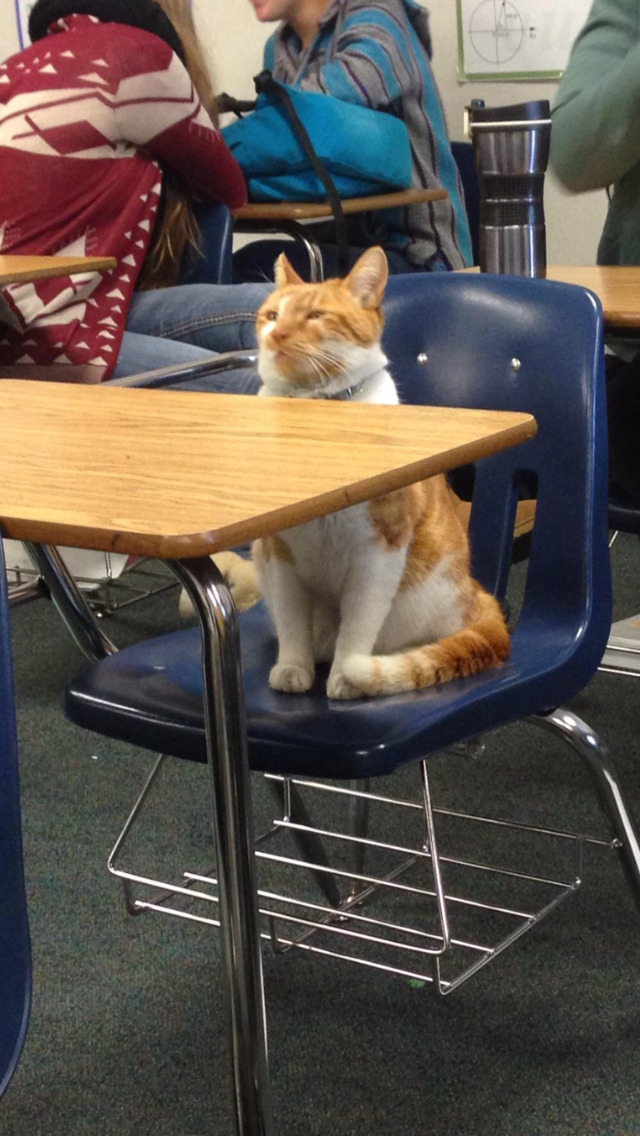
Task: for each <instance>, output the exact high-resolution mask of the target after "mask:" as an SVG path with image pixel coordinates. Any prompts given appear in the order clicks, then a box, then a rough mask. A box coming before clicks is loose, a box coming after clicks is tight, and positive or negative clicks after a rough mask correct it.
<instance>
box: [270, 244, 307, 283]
mask: <svg viewBox="0 0 640 1136" xmlns="http://www.w3.org/2000/svg"><path fill="white" fill-rule="evenodd" d="M274 280H275V282H276V288H284V286H285V284H304V280H303V279H302V277H301V276H298V273H297V272H296V270H295V268H292V267H291V265H290V264H289V261H288V260H287V258H286V256H285V255H284V253H283V252H281V253H280V256H279V257H278V259H277V260H276V263H275V265H274Z"/></svg>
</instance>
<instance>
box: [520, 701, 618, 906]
mask: <svg viewBox="0 0 640 1136" xmlns="http://www.w3.org/2000/svg"><path fill="white" fill-rule="evenodd" d="M529 721H530V722H537V723H538V725H540V726H543V727H545V728H546V729H548V730H551V731H553V732H554V733H556V732H559V733H560V734H562V736H563V737H564V738H565V739H566V741H568V742H569V744H570V745H571V746H572V747H573V749H575V751H576V753H578V754H579V755H580V757H581V758H582V759H583V761H584V762H585V764H586V765H587V767H588V769H589V772H590V773H591V776H592V777H593V780H594V782H595V787H596V791H597V793H598V798H599V800H600V804H601V807H602V809H603V811H604V813H605V815H606V816H607V818H608V820H609V822H610V824H611V827H612V830H613V833H614V836H615V837H616V840H617V841H618V844H619V852H620V859H621V862H622V867H623V870H624V873H625V875H626V877H627V881H628V883H629V886H630V888H631V890H632V892H633V896H634V899H635V901H636V904H637V905H638V907H640V835H639V833H638V828H637V825H636V822H635V819H634V816H633V813H632V812H631V809H630V808H629V805H628V804H627V801H626V800H625V795H624V791H623V789H622V785H621V783H620V778H619V776H618V772H617V770H616V768H615V766H614V764H613V761H612V759H611V756H610V754H609V752H608V750H607V748H606V747H605V745H604V744H603V742H602V741H601V740H600V738H599V737H598V736H597V734H596V733H595V732H594V730H592V729H591V727H590V726H588V725H587V723H586V722H583V721H582V719H581V718H578V716H577V715H576V714H573V713H572V711H571V710H567V709H566V708H565V707H562V706H560V707H558V709H557V710H553V711H552V712H551V713H550V714H547V715H544V716H543V715H540V716H536V717H532V718H530V719H529Z"/></svg>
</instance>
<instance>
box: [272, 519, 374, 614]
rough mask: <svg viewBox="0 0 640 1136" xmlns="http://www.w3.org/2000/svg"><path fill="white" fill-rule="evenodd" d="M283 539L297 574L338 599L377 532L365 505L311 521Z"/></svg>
mask: <svg viewBox="0 0 640 1136" xmlns="http://www.w3.org/2000/svg"><path fill="white" fill-rule="evenodd" d="M280 536H281V537H282V539H283V540H284V541H285V543H286V544H287V545H288V546H289V548H290V550H291V553H292V555H293V559H294V562H295V566H296V570H297V572H298V574H299V575H300V577H301V578H302V579H303V580H304V582H305V584H306V585H307V587H308V588H310V589H311V590H312V591H314V592H319V593H321V594H325V595H330V596H338V595H340V593H341V592H342V590H343V587H344V583H345V580H346V578H347V576H348V575H350V574H351V573H352V572H353V570H354V567H356V566H357V564H358V562H360V561H361V560H362V558H363V557H365V556H366V555H367V554H368V551H369V550H370V549H371V545H372V542H373V528H372V525H371V520H370V518H369V512H368V508H367V505H366V503H365V504H362V505H352V506H351V507H350V508H349V509H343V510H341V511H340V512H339V513H332V514H331V515H330V516H328V517H318V518H317V520H315V521H307V523H306V524H304V525H299V526H297V527H296V528H295V529H287V530H286V531H285V532H281V533H280Z"/></svg>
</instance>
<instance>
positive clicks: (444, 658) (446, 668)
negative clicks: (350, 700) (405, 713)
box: [342, 591, 509, 697]
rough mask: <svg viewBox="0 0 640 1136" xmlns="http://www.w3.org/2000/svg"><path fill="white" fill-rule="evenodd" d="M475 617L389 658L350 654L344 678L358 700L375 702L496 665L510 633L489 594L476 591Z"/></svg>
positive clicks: (504, 652)
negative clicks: (440, 636) (443, 635)
mask: <svg viewBox="0 0 640 1136" xmlns="http://www.w3.org/2000/svg"><path fill="white" fill-rule="evenodd" d="M475 616H476V618H475V619H473V620H472V622H470V623H469V624H468V626H467V627H465V628H464V629H463V630H462V631H458V632H456V633H455V634H454V635H448V636H446V638H444V639H439V640H438V641H437V642H436V643H429V644H427V645H425V646H423V647H410V648H409V649H408V650H406V651H400V652H398V653H397V654H394V655H351V656H349V657H348V658H346V659H345V660H344V663H343V666H342V670H343V673H344V676H345V678H346V679H347V680H348V681H349V682H350V683H351V684H352V685H353V687H354V688H355V689H356V690H358V691H359V692H360V693H361V694H362V695H369V696H371V697H375V696H379V695H384V694H400V693H402V692H405V691H411V690H422V689H423V688H424V687H427V686H435V685H436V684H437V683H442V682H450V681H451V680H452V679H454V678H466V677H467V676H468V675H473V674H479V673H480V672H481V671H484V670H488V669H489V668H490V667H495V666H498V664H499V663H502V662H504V660H505V659H506V658H507V655H508V654H509V633H508V631H507V628H506V625H505V622H504V618H503V615H502V612H501V611H500V607H499V606H498V604H497V602H496V600H495V599H494V597H493V596H490V595H489V594H488V592H484V591H479V592H478V594H477V597H476V604H475Z"/></svg>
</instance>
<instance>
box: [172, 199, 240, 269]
mask: <svg viewBox="0 0 640 1136" xmlns="http://www.w3.org/2000/svg"><path fill="white" fill-rule="evenodd" d="M193 212H194V216H195V219H196V221H197V223H198V227H199V229H200V251H199V252H196V250H195V249H193V248H187V249H186V251H185V254H184V258H183V262H182V269H181V272H180V279H179V281H178V283H179V284H230V283H231V253H232V245H233V227H232V221H231V213H230V212H229V209H228V208H227V206H226V205H222V204H214V205H212V204H211V203H210V202H206V203H202V202H200V203H197V204H196V205H194V206H193Z"/></svg>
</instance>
